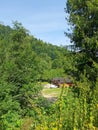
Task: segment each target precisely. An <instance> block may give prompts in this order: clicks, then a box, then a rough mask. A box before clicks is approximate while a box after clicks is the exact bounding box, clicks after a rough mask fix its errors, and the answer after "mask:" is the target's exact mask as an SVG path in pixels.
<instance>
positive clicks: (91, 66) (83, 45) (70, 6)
mask: <svg viewBox="0 0 98 130" xmlns="http://www.w3.org/2000/svg"><path fill="white" fill-rule="evenodd" d="M66 11H67V13H68V14H69V19H68V22H69V23H70V25H71V29H72V33H69V34H67V35H68V36H69V37H70V39H71V41H72V42H73V44H74V45H75V46H76V47H79V48H80V51H79V52H76V55H75V66H76V68H77V75H76V76H77V79H78V80H81V79H82V82H88V86H89V87H88V90H87V86H86V90H85V92H87V93H85V96H86V97H84V98H86V100H87V103H88V104H89V108H88V115H89V123H90V126H91V125H92V123H93V120H92V118H93V115H92V110H93V109H94V103H95V102H96V101H95V100H97V99H95V90H96V83H97V78H98V68H97V66H98V55H97V53H98V0H83V1H82V0H67V4H66ZM85 79H86V81H85ZM82 87H84V86H82ZM82 89H83V88H82ZM81 91H82V90H80V93H81ZM82 94H84V92H83V93H82ZM83 100H84V99H83Z"/></svg>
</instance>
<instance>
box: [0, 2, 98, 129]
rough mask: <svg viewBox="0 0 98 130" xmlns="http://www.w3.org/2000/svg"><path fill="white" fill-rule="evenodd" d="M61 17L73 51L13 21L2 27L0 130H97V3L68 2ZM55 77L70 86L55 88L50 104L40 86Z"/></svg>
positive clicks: (0, 46)
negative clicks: (67, 26)
mask: <svg viewBox="0 0 98 130" xmlns="http://www.w3.org/2000/svg"><path fill="white" fill-rule="evenodd" d="M65 11H66V12H67V13H68V14H69V18H68V22H69V24H70V26H71V31H70V33H68V32H67V33H66V35H67V36H68V37H70V39H71V41H72V42H73V45H74V46H75V50H72V51H70V50H67V49H66V48H65V47H64V46H56V45H52V44H50V43H45V42H43V41H42V40H40V39H37V38H35V37H34V36H33V35H31V34H30V33H29V31H28V30H27V29H25V27H23V25H22V24H21V23H19V22H17V21H15V22H13V27H10V26H6V25H3V24H0V130H97V129H98V0H94V1H92V0H87V1H85V0H84V1H82V0H78V1H76V0H67V3H66V8H65ZM84 23H85V24H84ZM77 50H78V51H77ZM55 77H63V78H66V77H70V78H71V80H72V82H73V86H71V87H65V86H62V87H61V88H56V89H60V95H59V96H58V97H57V100H55V101H49V100H48V99H47V98H45V97H44V96H43V95H42V90H43V84H44V83H46V82H47V83H50V82H51V79H53V78H55ZM56 89H55V91H56Z"/></svg>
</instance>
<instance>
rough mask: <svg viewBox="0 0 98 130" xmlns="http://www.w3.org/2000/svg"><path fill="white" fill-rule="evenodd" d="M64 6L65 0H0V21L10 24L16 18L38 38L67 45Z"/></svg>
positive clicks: (68, 42) (55, 43)
mask: <svg viewBox="0 0 98 130" xmlns="http://www.w3.org/2000/svg"><path fill="white" fill-rule="evenodd" d="M65 6H66V0H0V22H1V23H4V24H5V25H10V26H11V25H12V21H16V20H17V21H18V22H20V23H22V25H23V26H24V27H25V28H26V29H28V30H29V31H30V33H31V34H32V35H33V36H35V37H36V38H38V39H41V40H43V41H46V42H48V43H52V44H54V45H68V44H70V41H69V39H68V38H67V37H66V36H65V35H64V31H66V30H67V28H68V24H67V21H66V20H65V17H66V13H65V12H64V8H65Z"/></svg>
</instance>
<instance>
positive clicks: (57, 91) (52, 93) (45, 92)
mask: <svg viewBox="0 0 98 130" xmlns="http://www.w3.org/2000/svg"><path fill="white" fill-rule="evenodd" d="M42 93H43V95H50V96H56V97H58V96H59V95H60V93H61V88H47V89H43V91H42Z"/></svg>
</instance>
